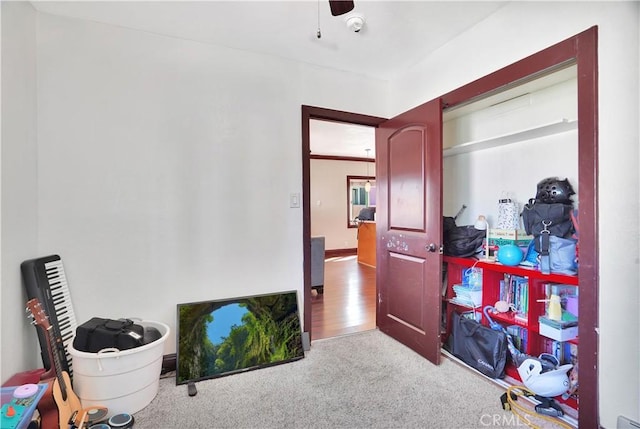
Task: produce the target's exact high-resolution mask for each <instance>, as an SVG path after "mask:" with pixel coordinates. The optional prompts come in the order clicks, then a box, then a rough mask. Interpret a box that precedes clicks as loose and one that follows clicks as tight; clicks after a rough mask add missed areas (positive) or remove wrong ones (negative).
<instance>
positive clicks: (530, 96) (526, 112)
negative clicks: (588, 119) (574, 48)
mask: <svg viewBox="0 0 640 429" xmlns="http://www.w3.org/2000/svg"><path fill="white" fill-rule="evenodd" d="M561 75H562V76H563V77H560V78H558V79H562V81H557V82H555V83H553V84H552V83H546V84H540V85H544V86H543V87H538V88H537V89H534V88H526V89H522V90H521V91H519V92H518V93H520V92H522V91H527V92H526V93H525V94H524V95H521V96H518V97H515V98H513V97H514V95H513V94H510V95H507V96H506V97H512V98H509V99H508V101H503V102H499V103H498V102H497V101H493V102H490V103H497V104H491V106H486V104H488V103H486V102H485V101H484V100H483V102H482V106H483V107H480V106H478V105H479V104H481V103H472V104H468V105H466V106H465V107H464V109H460V110H452V111H449V112H446V113H445V114H444V118H443V121H444V123H443V147H445V148H449V147H452V146H454V145H463V146H465V145H466V147H467V148H471V149H472V150H471V151H470V152H468V153H461V154H456V155H449V154H448V153H447V150H445V152H444V154H445V155H444V159H443V213H444V215H446V216H454V215H455V214H456V213H457V212H458V210H460V208H461V207H462V205H463V204H464V205H466V206H467V208H466V209H465V211H464V212H463V213H462V214H461V215H460V216H459V217H458V218H457V219H456V223H457V224H458V225H470V224H473V223H474V222H475V220H476V218H477V216H478V215H485V216H486V218H487V220H488V222H489V225H490V226H491V228H497V222H498V200H500V199H504V198H507V197H508V198H510V199H511V200H512V201H514V202H515V203H516V204H518V207H519V212H522V210H523V209H524V204H526V203H527V202H528V200H529V199H530V198H534V197H535V195H536V185H537V183H538V182H539V181H540V180H542V179H544V178H547V177H559V178H560V179H565V178H567V179H568V180H569V183H571V186H572V187H573V189H574V191H575V192H576V195H575V196H573V197H572V201H573V203H574V207H575V208H577V207H578V206H579V201H578V196H577V193H578V191H579V185H580V184H579V182H578V132H577V129H576V128H577V122H576V119H577V115H578V95H577V80H576V78H575V77H574V76H575V68H573V72H572V73H571V75H570V76H569V75H567V72H566V71H563V72H562V73H561ZM474 106H477V107H474ZM461 110H463V111H461ZM564 119H566V120H568V122H567V124H570V126H571V128H568V129H565V128H562V129H561V130H562V131H555V129H554V131H553V132H551V131H549V132H550V133H551V134H549V135H542V136H539V134H537V133H538V132H539V130H540V129H543V130H544V129H547V128H546V125H548V124H558V123H561V121H562V120H564ZM532 135H535V136H537V137H536V138H532V137H531V136H532ZM510 136H515V137H510ZM502 137H509V138H505V139H502ZM496 138H497V140H499V141H501V142H502V143H503V144H501V145H499V146H496V147H487V148H483V149H482V150H478V149H477V147H478V146H481V147H482V146H483V145H484V144H485V143H491V140H492V139H496ZM505 141H506V142H508V143H504V142H505ZM474 147H475V148H476V149H473V148H474ZM520 228H524V226H523V224H522V222H520Z"/></svg>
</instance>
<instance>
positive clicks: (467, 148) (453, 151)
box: [442, 118, 578, 157]
mask: <svg viewBox="0 0 640 429" xmlns="http://www.w3.org/2000/svg"><path fill="white" fill-rule="evenodd" d="M577 128H578V121H576V120H569V119H566V118H563V119H562V120H560V121H557V122H552V123H550V124H544V125H539V126H537V127H533V128H528V129H525V130H522V131H518V132H515V133H509V134H503V135H501V136H496V137H491V138H488V139H484V140H475V141H470V142H466V143H462V144H459V145H455V146H452V147H450V148H447V149H444V150H443V151H442V156H443V157H447V156H453V155H459V154H461V153H467V152H472V151H476V150H482V149H489V148H492V147H497V146H503V145H508V144H512V143H517V142H521V141H526V140H531V139H536V138H539V137H545V136H550V135H552V134H558V133H563V132H565V131H571V130H575V129H577Z"/></svg>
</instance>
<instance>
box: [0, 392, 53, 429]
mask: <svg viewBox="0 0 640 429" xmlns="http://www.w3.org/2000/svg"><path fill="white" fill-rule="evenodd" d="M37 386H38V390H37V391H36V392H35V393H34V394H33V396H29V397H28V398H14V397H13V392H14V391H15V390H16V389H17V388H19V387H20V386H12V387H3V388H2V410H1V414H2V417H1V418H2V421H1V422H0V427H1V428H2V429H25V428H26V427H27V426H29V423H30V422H31V417H32V416H33V412H34V411H35V410H36V407H37V406H38V402H39V401H40V398H42V395H44V392H45V390H47V385H46V384H38V385H37ZM9 407H11V408H13V411H14V412H15V414H14V416H13V417H7V410H8V409H9Z"/></svg>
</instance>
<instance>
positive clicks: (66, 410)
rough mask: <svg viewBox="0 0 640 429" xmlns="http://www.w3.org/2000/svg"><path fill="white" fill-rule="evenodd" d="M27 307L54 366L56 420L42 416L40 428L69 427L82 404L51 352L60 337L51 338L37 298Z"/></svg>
mask: <svg viewBox="0 0 640 429" xmlns="http://www.w3.org/2000/svg"><path fill="white" fill-rule="evenodd" d="M27 309H28V310H29V311H30V312H31V317H32V318H33V324H34V325H36V326H38V327H40V328H42V330H43V331H44V333H45V336H46V337H47V351H48V353H49V358H51V359H52V360H53V363H54V368H55V379H53V383H51V391H52V394H53V400H54V402H55V405H56V407H57V409H58V410H57V411H58V421H57V422H54V423H53V424H52V422H51V418H50V417H48V418H46V419H45V418H43V424H42V428H43V429H47V428H48V427H60V428H67V427H69V421H70V419H71V418H72V416H74V415H75V414H77V413H78V412H80V410H82V404H81V403H80V399H78V396H76V394H75V393H74V392H73V389H72V388H71V379H70V378H69V374H68V373H67V371H64V370H63V369H62V364H61V363H60V357H59V356H58V354H57V353H54V352H53V351H54V350H55V347H56V346H57V345H58V344H59V343H60V342H61V341H62V340H61V339H60V338H53V329H52V328H53V327H52V326H51V324H50V323H49V320H48V316H47V315H46V313H45V311H44V310H43V309H42V305H41V304H40V302H39V301H38V299H37V298H34V299H31V300H29V302H27ZM52 369H53V368H52ZM48 390H49V389H47V391H48ZM50 415H51V413H49V416H50ZM45 423H46V426H45Z"/></svg>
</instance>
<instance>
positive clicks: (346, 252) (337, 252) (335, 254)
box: [324, 248, 358, 259]
mask: <svg viewBox="0 0 640 429" xmlns="http://www.w3.org/2000/svg"><path fill="white" fill-rule="evenodd" d="M357 254H358V249H356V248H353V249H331V250H325V251H324V258H325V259H327V258H339V257H341V256H353V255H357Z"/></svg>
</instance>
